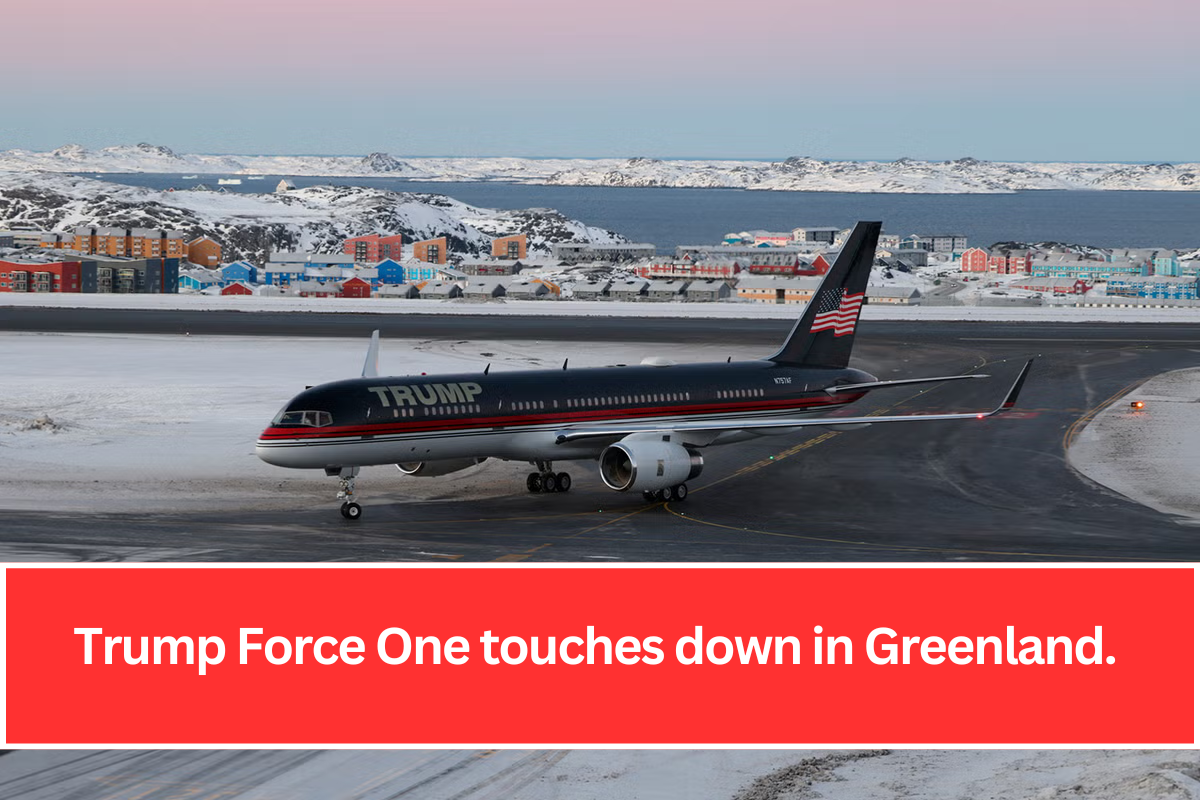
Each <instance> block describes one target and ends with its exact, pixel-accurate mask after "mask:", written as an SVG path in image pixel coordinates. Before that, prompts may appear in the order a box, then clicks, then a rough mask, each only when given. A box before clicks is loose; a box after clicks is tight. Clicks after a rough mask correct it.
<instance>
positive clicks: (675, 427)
mask: <svg viewBox="0 0 1200 800" xmlns="http://www.w3.org/2000/svg"><path fill="white" fill-rule="evenodd" d="M1032 366H1033V359H1030V360H1029V361H1027V362H1025V366H1024V367H1022V368H1021V374H1019V375H1018V376H1017V379H1016V381H1014V382H1013V385H1012V388H1010V389H1009V390H1008V394H1007V395H1005V397H1004V402H1002V403H1001V404H1000V405H998V406H996V407H995V408H993V409H991V410H990V411H975V412H968V413H958V414H901V415H895V416H887V417H883V416H880V417H800V418H796V419H786V418H780V417H777V418H774V419H745V420H736V419H734V420H722V421H720V422H716V421H712V420H708V421H705V420H697V421H694V422H675V423H667V424H663V423H652V422H646V423H638V422H634V423H630V424H623V425H608V426H606V425H595V426H581V427H574V428H564V429H563V430H561V431H559V432H558V435H557V436H556V437H555V442H556V443H557V444H566V443H568V442H577V441H580V440H582V439H601V438H612V437H620V436H626V435H628V434H631V433H646V432H652V431H672V432H685V431H690V432H693V433H697V432H713V433H719V432H722V431H754V430H759V431H770V430H773V429H776V430H782V429H788V428H802V427H807V426H809V425H864V424H869V425H874V424H876V423H884V422H935V421H938V420H955V419H984V418H985V417H992V416H995V415H997V414H1002V413H1004V412H1005V411H1008V410H1009V409H1011V408H1012V407H1013V406H1015V405H1016V403H1017V395H1019V394H1020V393H1021V387H1022V385H1024V383H1025V377H1026V376H1027V375H1028V374H1029V368H1030V367H1032Z"/></svg>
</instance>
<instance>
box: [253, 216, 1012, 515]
mask: <svg viewBox="0 0 1200 800" xmlns="http://www.w3.org/2000/svg"><path fill="white" fill-rule="evenodd" d="M881 228H882V223H879V222H859V223H858V224H857V225H855V227H854V230H853V231H852V232H851V233H850V236H849V238H848V239H847V241H846V244H845V246H844V247H843V248H842V251H841V253H840V254H839V255H838V257H837V259H836V260H835V262H834V264H833V266H832V267H831V268H830V270H829V272H828V273H826V275H825V277H824V279H823V280H822V282H821V285H820V287H819V288H818V289H817V291H816V293H815V294H814V296H813V298H812V300H811V301H810V302H809V303H808V304H807V305H806V306H805V309H804V312H803V313H802V314H801V315H800V318H799V320H798V321H797V322H796V324H795V326H794V327H793V329H792V331H791V333H790V334H789V335H788V337H787V339H786V340H785V341H784V343H783V346H782V347H780V348H779V350H778V352H776V353H775V354H774V355H771V356H768V357H767V358H763V359H759V360H754V361H737V362H734V361H729V362H722V363H715V364H714V363H708V364H705V363H701V364H675V363H672V362H669V361H665V360H662V359H647V360H646V361H644V362H643V363H642V364H640V365H637V366H618V367H596V368H585V369H567V368H566V367H567V364H566V363H565V362H564V364H563V368H562V369H549V370H547V369H541V370H528V371H521V372H508V373H499V374H489V372H490V365H489V368H488V369H485V370H483V371H482V372H480V373H459V374H448V375H436V376H434V375H420V376H404V377H380V376H379V375H378V356H379V331H375V333H374V334H373V335H372V337H371V343H370V346H369V347H368V351H367V359H366V363H365V364H364V366H363V370H362V377H360V378H354V379H351V380H342V381H336V382H333V383H326V384H322V385H320V386H315V387H312V388H309V389H306V390H305V391H303V392H301V393H300V394H298V395H296V396H295V397H294V398H292V400H291V401H289V402H288V404H287V405H286V406H284V408H283V410H282V411H280V412H279V414H278V415H276V417H275V418H274V420H273V421H272V422H271V423H270V425H269V426H268V427H267V428H266V430H264V431H263V432H262V434H261V435H260V436H259V439H258V441H257V444H256V447H255V453H256V454H257V455H258V457H259V458H261V459H262V460H263V461H266V462H267V463H269V464H274V465H277V466H281V467H291V468H296V469H323V470H324V471H325V474H326V475H328V476H330V477H337V478H338V479H339V480H340V481H341V483H340V490H339V492H338V495H337V497H338V499H339V500H341V501H342V505H341V513H342V516H344V517H345V518H347V519H350V520H356V519H359V517H361V515H362V507H361V505H360V504H359V503H358V502H357V500H356V495H355V485H354V484H355V477H356V476H357V475H358V473H359V470H360V468H361V467H364V466H373V465H379V464H395V465H396V466H397V467H398V468H399V469H400V471H401V472H402V473H404V474H406V475H410V476H420V477H431V476H439V475H446V474H449V473H452V472H457V471H458V470H462V469H466V468H468V467H471V466H474V465H475V464H479V463H481V462H483V461H485V460H487V459H489V458H496V459H501V460H507V461H528V462H529V463H530V464H532V465H534V466H535V468H536V469H535V471H534V472H531V473H530V474H529V476H528V478H527V480H526V488H527V489H528V490H529V491H530V492H565V491H568V490H569V489H570V488H571V476H570V474H569V473H567V472H555V471H554V464H555V462H560V461H597V462H598V464H599V471H600V478H601V480H602V481H603V482H604V484H605V485H606V486H607V487H608V488H610V489H613V490H615V491H618V492H641V493H642V496H643V498H644V499H645V500H646V501H648V502H649V501H656V500H661V501H668V500H670V501H682V500H684V499H685V498H686V497H687V494H688V484H687V482H688V481H689V480H693V479H695V478H696V477H697V476H698V475H700V472H701V470H702V469H703V467H704V457H703V454H702V450H703V449H704V448H706V447H713V446H716V445H724V444H731V443H734V442H741V441H746V440H749V439H753V438H756V437H760V436H771V435H779V434H788V433H794V432H796V431H799V430H801V429H803V428H805V427H807V426H810V425H823V426H831V427H835V428H838V429H853V428H859V427H866V426H867V425H879V424H888V423H893V422H918V421H935V420H966V419H983V418H985V417H991V416H995V415H997V414H1001V413H1003V412H1005V411H1007V410H1008V409H1011V408H1012V407H1013V406H1014V405H1015V404H1016V401H1017V395H1018V394H1019V392H1020V390H1021V386H1022V384H1023V383H1024V382H1025V378H1026V376H1027V375H1028V374H1029V369H1030V367H1031V366H1032V364H1033V361H1032V360H1030V361H1028V362H1026V364H1025V365H1024V367H1023V368H1022V369H1021V372H1020V374H1019V375H1018V376H1017V379H1016V381H1015V382H1014V383H1013V384H1012V387H1011V388H1010V389H1009V391H1008V394H1007V395H1006V396H1005V398H1004V400H1003V402H1002V403H1001V404H1000V405H999V406H997V407H996V408H994V409H991V410H985V411H978V412H970V413H928V414H913V415H902V416H864V417H849V416H835V417H830V416H828V415H829V413H830V412H833V411H837V410H839V409H842V408H843V407H844V406H848V405H850V404H851V403H854V402H855V401H856V400H859V399H861V398H862V397H864V396H866V394H867V393H868V392H871V391H875V390H877V389H885V388H890V387H896V386H914V385H919V384H927V383H940V382H944V381H954V380H965V379H971V378H986V377H988V376H986V375H981V374H967V375H951V376H943V377H934V378H907V379H902V380H888V381H882V380H879V379H877V378H876V377H875V376H873V375H870V374H869V373H867V372H864V371H862V370H859V369H854V368H852V367H850V366H849V361H850V353H851V349H852V347H853V344H854V333H855V331H856V329H857V327H858V320H859V314H860V313H861V311H862V306H863V303H864V302H865V299H866V294H865V293H866V287H867V281H868V279H869V277H870V273H871V267H872V266H873V264H874V260H875V247H876V244H877V243H878V239H879V232H880V230H881Z"/></svg>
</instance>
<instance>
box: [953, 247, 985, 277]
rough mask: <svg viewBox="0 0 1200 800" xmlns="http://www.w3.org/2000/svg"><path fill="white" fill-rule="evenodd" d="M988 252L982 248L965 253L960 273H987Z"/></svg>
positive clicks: (974, 248)
mask: <svg viewBox="0 0 1200 800" xmlns="http://www.w3.org/2000/svg"><path fill="white" fill-rule="evenodd" d="M988 261H989V256H988V252H987V251H986V250H984V249H983V248H981V247H972V248H971V249H970V250H965V251H963V254H962V267H961V268H960V270H959V271H960V272H987V271H988Z"/></svg>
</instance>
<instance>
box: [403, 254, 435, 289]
mask: <svg viewBox="0 0 1200 800" xmlns="http://www.w3.org/2000/svg"><path fill="white" fill-rule="evenodd" d="M437 277H438V265H437V264H430V263H429V262H428V261H420V260H418V259H415V258H410V259H407V260H405V262H404V278H405V281H406V282H407V283H413V282H414V281H432V280H435V279H437Z"/></svg>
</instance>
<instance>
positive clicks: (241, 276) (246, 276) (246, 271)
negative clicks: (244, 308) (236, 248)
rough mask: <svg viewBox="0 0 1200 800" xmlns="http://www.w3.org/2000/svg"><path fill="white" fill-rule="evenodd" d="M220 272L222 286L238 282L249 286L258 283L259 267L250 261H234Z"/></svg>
mask: <svg viewBox="0 0 1200 800" xmlns="http://www.w3.org/2000/svg"><path fill="white" fill-rule="evenodd" d="M219 272H220V273H221V285H222V286H228V285H229V284H231V283H235V282H237V281H241V282H242V283H249V284H254V283H258V267H256V266H254V265H253V264H251V263H250V262H249V261H234V262H233V263H231V264H226V265H224V266H223V267H221V269H220V270H219Z"/></svg>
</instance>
